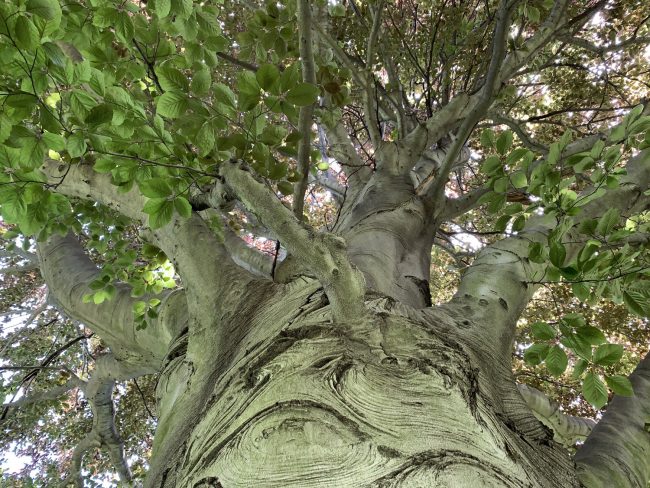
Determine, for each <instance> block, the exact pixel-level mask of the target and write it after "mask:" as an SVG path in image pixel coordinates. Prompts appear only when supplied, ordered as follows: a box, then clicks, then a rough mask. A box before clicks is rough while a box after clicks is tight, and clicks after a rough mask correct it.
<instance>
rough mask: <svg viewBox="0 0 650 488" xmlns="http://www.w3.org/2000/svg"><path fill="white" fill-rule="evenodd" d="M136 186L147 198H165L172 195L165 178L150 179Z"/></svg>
mask: <svg viewBox="0 0 650 488" xmlns="http://www.w3.org/2000/svg"><path fill="white" fill-rule="evenodd" d="M138 186H139V187H140V191H141V192H142V194H143V195H144V196H145V197H147V198H165V197H168V196H170V195H171V194H172V193H173V190H172V187H171V186H170V185H169V183H168V182H167V180H166V179H165V178H150V179H148V180H145V181H142V182H140V183H138ZM145 212H146V211H145Z"/></svg>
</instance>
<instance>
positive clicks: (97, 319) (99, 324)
mask: <svg viewBox="0 0 650 488" xmlns="http://www.w3.org/2000/svg"><path fill="white" fill-rule="evenodd" d="M38 254H39V257H40V259H41V272H42V274H43V278H44V279H45V281H46V283H47V284H48V286H49V289H50V293H51V294H52V295H53V296H54V297H55V299H56V300H57V302H58V303H59V305H60V306H61V307H62V308H63V309H64V310H65V312H66V315H68V316H70V317H72V318H74V319H77V320H79V321H81V322H84V323H86V324H88V325H89V326H90V327H91V328H92V329H93V330H94V331H95V332H97V333H98V334H100V335H101V337H102V339H104V340H105V341H106V342H107V344H109V346H110V347H111V349H112V350H113V351H114V352H115V353H116V354H118V355H119V356H120V357H122V356H124V357H130V358H132V359H133V360H134V361H136V360H137V361H142V362H143V364H150V365H159V364H160V363H161V362H162V360H163V359H164V357H165V354H166V353H167V346H168V345H169V343H170V342H171V340H172V339H173V338H174V337H175V336H176V334H177V332H178V330H180V328H181V327H182V321H183V320H184V317H183V315H184V313H186V312H187V309H186V305H185V298H184V291H175V292H171V293H166V294H164V295H163V296H162V302H161V304H160V305H159V307H160V313H159V316H158V318H157V319H154V320H152V323H151V324H150V325H149V326H148V327H147V328H146V329H144V330H136V323H135V321H134V316H133V304H134V303H135V301H136V299H133V298H131V290H130V287H128V286H127V285H124V284H121V283H117V284H116V285H115V288H116V292H115V296H114V297H113V299H112V300H110V301H105V302H103V303H101V304H99V305H95V304H94V303H83V296H84V295H85V294H86V293H88V292H89V291H90V289H89V288H88V285H89V284H90V283H91V282H92V281H94V280H96V279H98V278H100V276H101V273H100V271H99V270H98V269H97V267H96V266H95V264H94V263H93V262H92V261H91V260H90V259H89V258H88V256H86V254H85V252H84V250H83V249H82V247H81V245H80V244H79V241H77V239H76V238H75V237H74V236H73V235H72V234H68V235H67V236H66V237H61V236H58V235H56V236H52V237H50V239H49V240H48V241H46V242H43V243H39V244H38Z"/></svg>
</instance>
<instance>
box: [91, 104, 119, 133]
mask: <svg viewBox="0 0 650 488" xmlns="http://www.w3.org/2000/svg"><path fill="white" fill-rule="evenodd" d="M112 120H113V107H112V106H111V105H109V104H108V103H102V104H101V105H97V106H96V107H94V108H93V109H92V110H91V111H90V113H89V114H88V116H87V117H86V123H87V124H88V125H89V126H91V127H97V126H99V125H102V124H108V123H110V122H111V121H112Z"/></svg>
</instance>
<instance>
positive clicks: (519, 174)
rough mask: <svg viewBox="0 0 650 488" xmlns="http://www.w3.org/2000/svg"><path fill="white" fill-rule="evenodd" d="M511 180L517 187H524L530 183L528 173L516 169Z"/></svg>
mask: <svg viewBox="0 0 650 488" xmlns="http://www.w3.org/2000/svg"><path fill="white" fill-rule="evenodd" d="M510 181H512V186H514V187H515V188H524V187H525V186H526V185H527V184H528V179H527V178H526V173H524V172H523V171H515V172H514V173H512V174H511V175H510Z"/></svg>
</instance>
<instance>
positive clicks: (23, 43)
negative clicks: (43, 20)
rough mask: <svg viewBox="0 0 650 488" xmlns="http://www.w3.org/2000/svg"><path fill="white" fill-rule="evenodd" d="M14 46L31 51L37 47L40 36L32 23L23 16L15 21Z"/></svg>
mask: <svg viewBox="0 0 650 488" xmlns="http://www.w3.org/2000/svg"><path fill="white" fill-rule="evenodd" d="M14 30H15V36H16V45H17V46H18V47H19V48H21V49H32V48H35V47H36V46H38V41H39V40H40V37H41V36H40V34H39V33H38V29H37V28H36V26H35V25H34V23H33V22H32V21H31V20H30V19H28V18H27V17H26V16H24V15H20V16H19V17H18V18H17V19H16V25H15V27H14Z"/></svg>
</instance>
